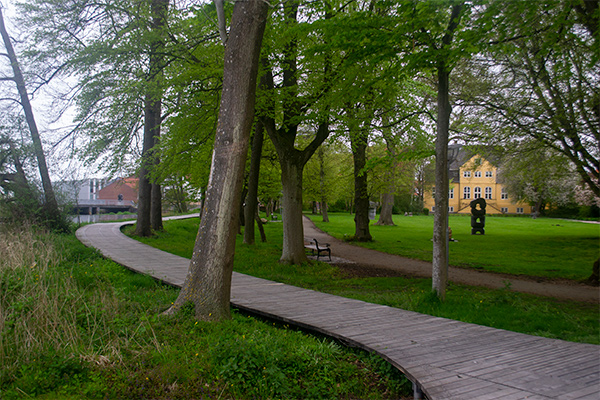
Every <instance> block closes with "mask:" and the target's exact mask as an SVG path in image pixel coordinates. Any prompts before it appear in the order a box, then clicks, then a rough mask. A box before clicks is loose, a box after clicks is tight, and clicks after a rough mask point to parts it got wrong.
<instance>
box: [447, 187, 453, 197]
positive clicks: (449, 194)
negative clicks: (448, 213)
mask: <svg viewBox="0 0 600 400" xmlns="http://www.w3.org/2000/svg"><path fill="white" fill-rule="evenodd" d="M448 198H449V199H453V198H454V188H452V189H450V191H449V192H448Z"/></svg>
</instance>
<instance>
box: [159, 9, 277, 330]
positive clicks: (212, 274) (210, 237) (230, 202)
mask: <svg viewBox="0 0 600 400" xmlns="http://www.w3.org/2000/svg"><path fill="white" fill-rule="evenodd" d="M267 12H268V6H267V3H266V2H264V1H262V0H253V1H237V2H236V3H235V5H234V9H233V15H232V19H231V29H230V34H229V38H228V40H227V45H226V48H225V65H224V74H223V96H222V100H221V108H220V111H219V123H218V126H217V133H216V136H215V144H214V150H213V158H212V165H211V176H210V179H209V183H208V189H207V193H206V201H205V203H204V208H203V212H202V220H201V223H200V228H199V230H198V236H197V238H196V243H195V245H194V252H193V255H192V259H191V262H190V269H189V271H188V274H187V277H186V279H185V282H184V284H183V287H182V289H181V292H180V293H179V296H178V297H177V300H176V301H175V303H174V304H173V306H172V307H171V309H170V310H169V311H168V312H169V313H174V312H176V311H177V310H179V309H180V308H181V307H182V306H183V305H184V304H186V303H188V302H191V303H193V305H194V307H195V311H196V318H198V319H203V320H222V319H227V318H230V306H229V301H230V297H231V276H232V272H233V257H234V252H235V235H236V232H237V221H238V213H239V209H240V204H239V203H240V199H241V190H242V183H243V174H244V168H245V164H246V156H247V152H248V142H249V137H250V132H251V129H252V121H253V118H254V95H255V91H256V80H257V79H256V77H257V71H258V64H259V55H260V48H261V42H262V37H263V32H264V29H265V25H266V20H267Z"/></svg>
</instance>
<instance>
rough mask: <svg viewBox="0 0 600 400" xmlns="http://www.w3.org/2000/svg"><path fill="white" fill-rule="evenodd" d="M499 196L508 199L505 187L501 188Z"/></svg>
mask: <svg viewBox="0 0 600 400" xmlns="http://www.w3.org/2000/svg"><path fill="white" fill-rule="evenodd" d="M500 198H501V199H502V200H508V193H506V189H504V188H502V190H501V194H500Z"/></svg>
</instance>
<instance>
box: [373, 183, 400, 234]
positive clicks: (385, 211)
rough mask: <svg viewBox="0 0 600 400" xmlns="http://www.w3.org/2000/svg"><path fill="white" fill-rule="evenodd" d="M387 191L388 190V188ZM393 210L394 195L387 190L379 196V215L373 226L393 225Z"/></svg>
mask: <svg viewBox="0 0 600 400" xmlns="http://www.w3.org/2000/svg"><path fill="white" fill-rule="evenodd" d="M388 189H389V188H388ZM393 209H394V194H393V193H391V190H389V191H388V192H387V193H384V194H383V195H382V196H381V213H380V214H379V220H378V221H377V222H376V223H375V225H395V224H394V220H393V219H392V215H393V213H392V211H393Z"/></svg>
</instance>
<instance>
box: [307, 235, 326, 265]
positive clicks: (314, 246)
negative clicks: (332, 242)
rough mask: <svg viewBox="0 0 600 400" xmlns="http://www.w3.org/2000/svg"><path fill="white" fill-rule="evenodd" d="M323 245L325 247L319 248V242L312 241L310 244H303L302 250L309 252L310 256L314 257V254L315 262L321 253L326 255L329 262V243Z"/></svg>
mask: <svg viewBox="0 0 600 400" xmlns="http://www.w3.org/2000/svg"><path fill="white" fill-rule="evenodd" d="M313 243H314V244H313ZM324 245H325V247H323V245H321V246H319V242H318V241H317V239H313V240H312V242H311V243H310V244H305V245H304V248H305V249H308V250H310V251H311V254H312V255H315V253H316V255H317V260H318V259H319V257H320V256H321V253H323V254H325V253H326V254H327V256H328V257H329V261H331V249H330V248H329V243H324Z"/></svg>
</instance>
